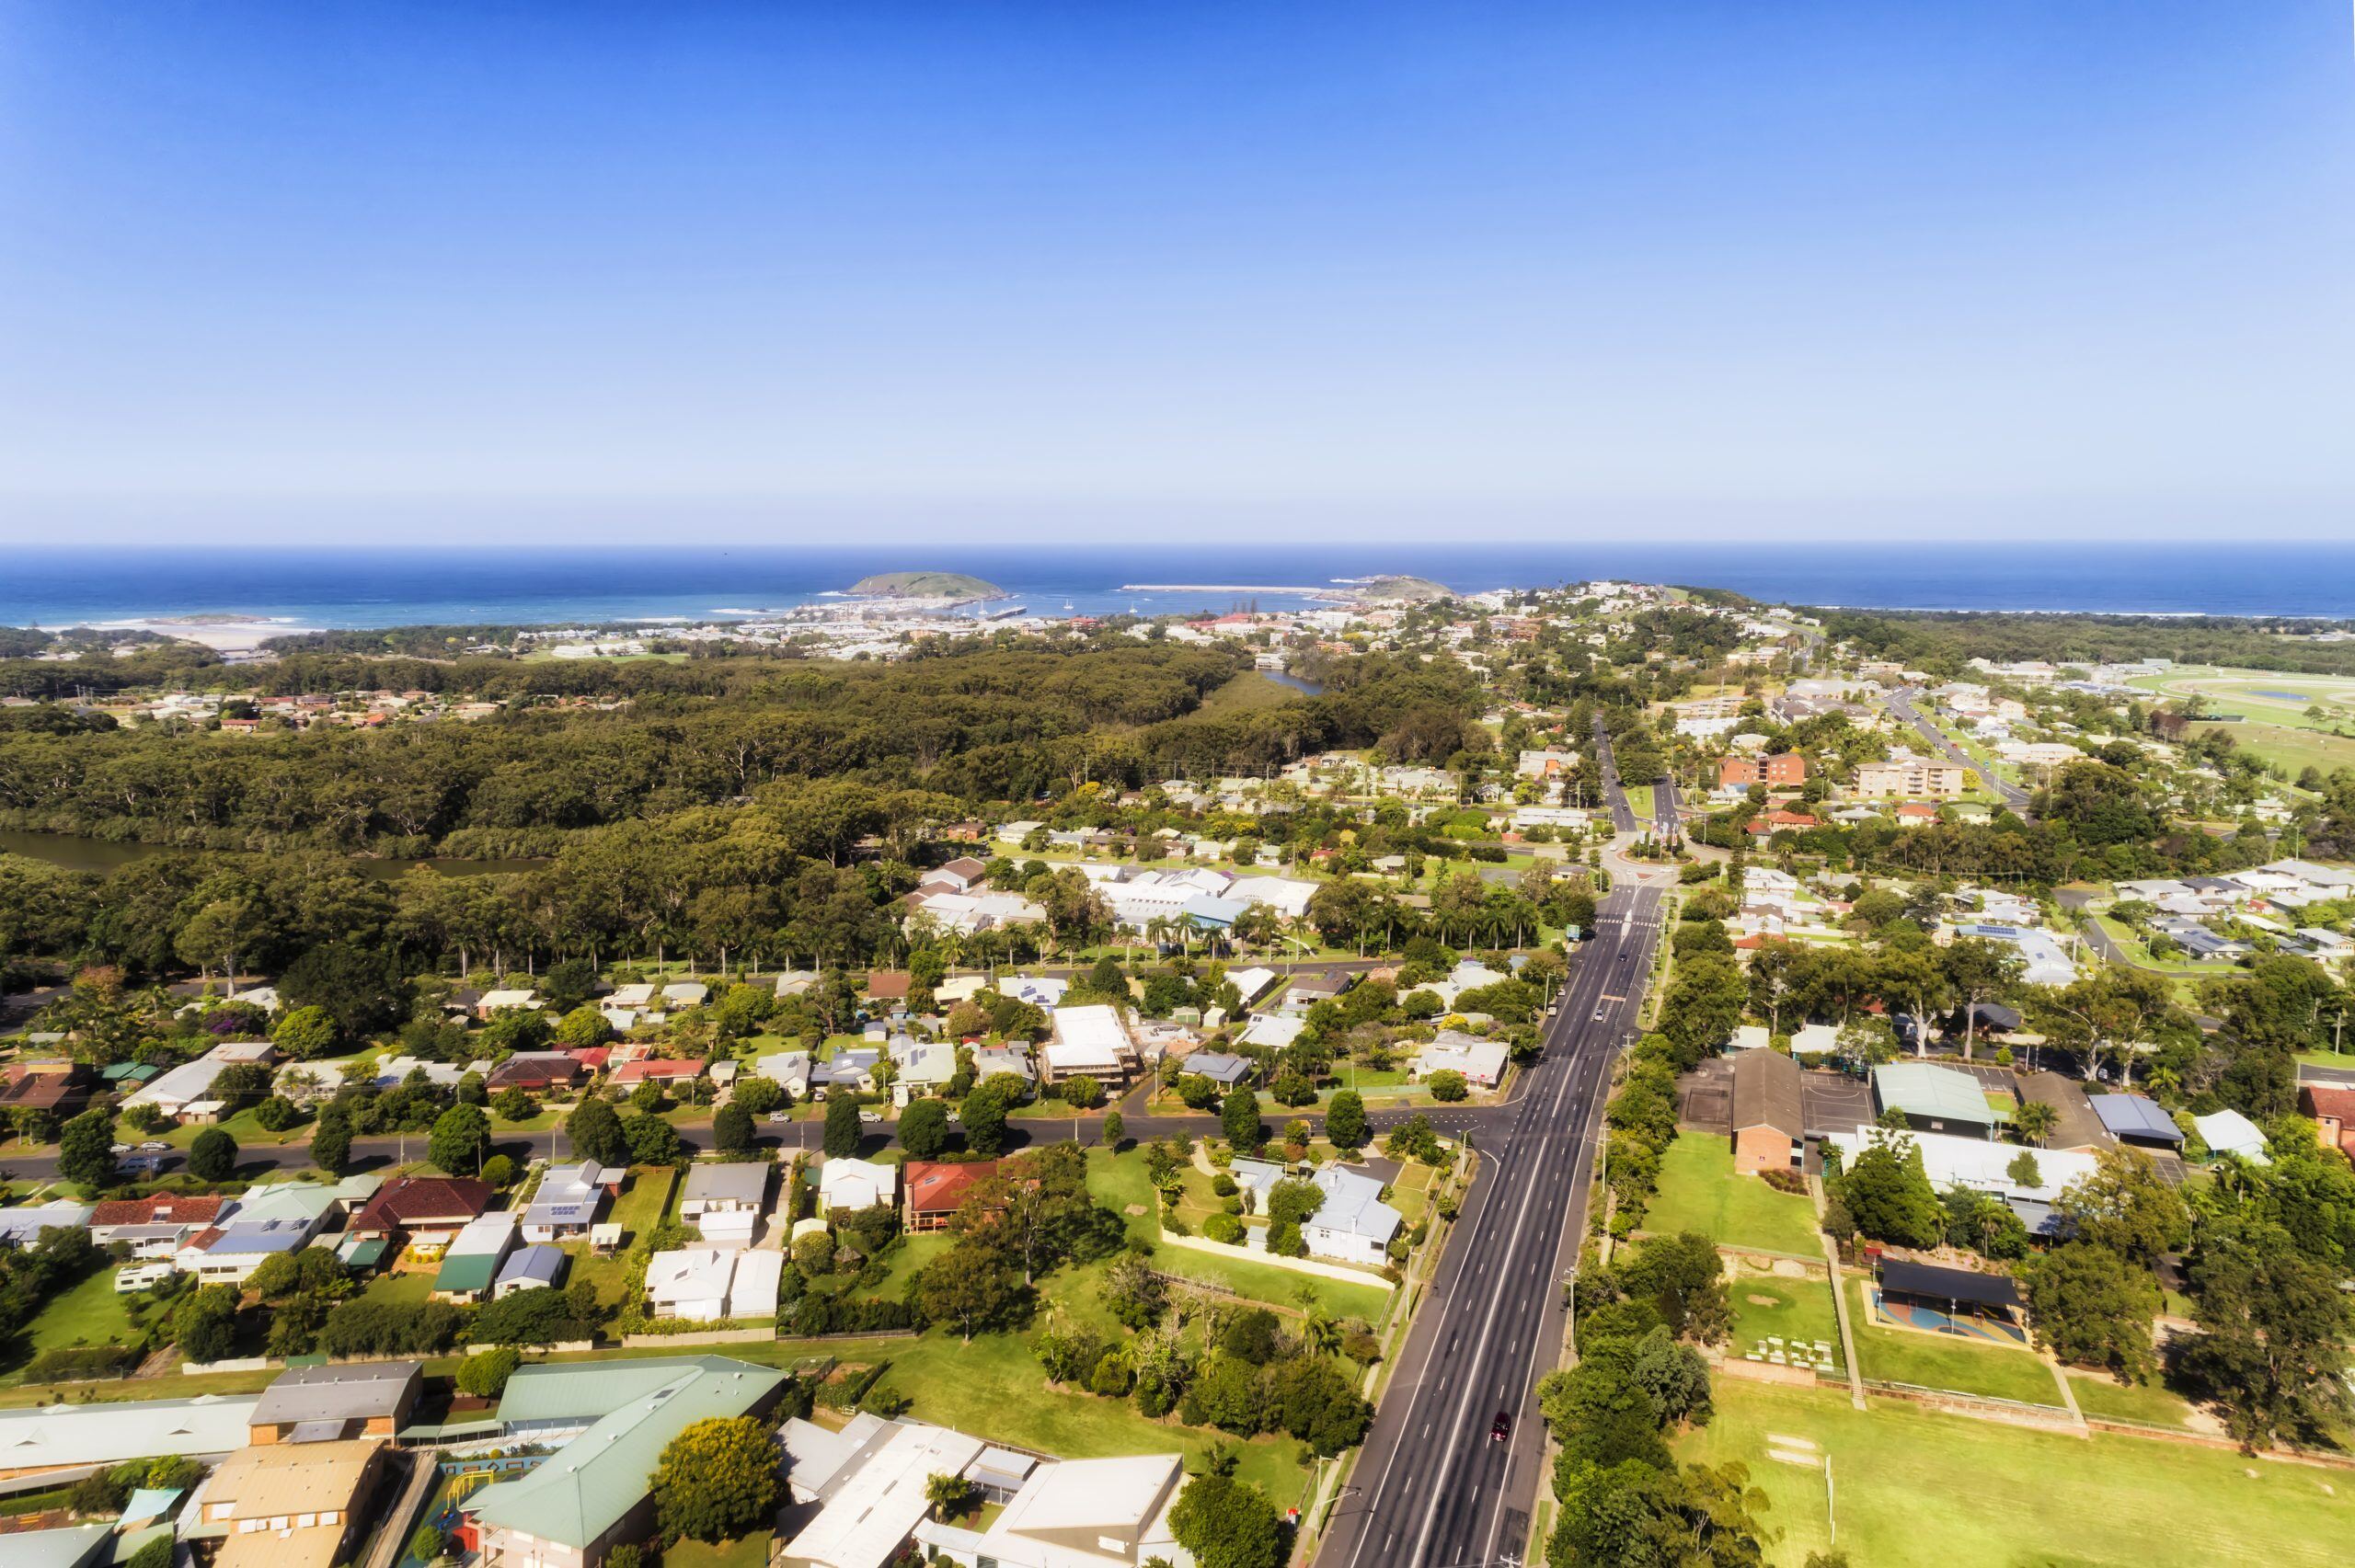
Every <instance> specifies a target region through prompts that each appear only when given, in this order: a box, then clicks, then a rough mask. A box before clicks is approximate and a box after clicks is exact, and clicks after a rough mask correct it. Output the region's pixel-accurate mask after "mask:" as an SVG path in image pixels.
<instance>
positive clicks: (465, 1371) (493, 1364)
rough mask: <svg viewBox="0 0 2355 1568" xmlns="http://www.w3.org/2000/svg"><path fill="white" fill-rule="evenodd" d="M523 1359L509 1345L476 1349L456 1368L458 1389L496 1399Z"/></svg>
mask: <svg viewBox="0 0 2355 1568" xmlns="http://www.w3.org/2000/svg"><path fill="white" fill-rule="evenodd" d="M522 1361H523V1357H522V1356H519V1355H517V1354H516V1351H515V1347H514V1346H513V1345H499V1346H498V1347H496V1348H494V1349H490V1350H477V1351H476V1352H475V1353H474V1354H473V1355H472V1356H467V1357H466V1358H465V1361H464V1362H463V1363H461V1364H460V1366H459V1368H458V1388H459V1391H461V1392H463V1393H470V1394H473V1395H475V1396H477V1398H480V1399H497V1398H498V1397H499V1395H500V1391H503V1390H504V1389H505V1388H506V1387H507V1379H510V1378H511V1377H513V1376H514V1375H515V1368H516V1367H517V1366H519V1365H520V1364H521V1363H522Z"/></svg>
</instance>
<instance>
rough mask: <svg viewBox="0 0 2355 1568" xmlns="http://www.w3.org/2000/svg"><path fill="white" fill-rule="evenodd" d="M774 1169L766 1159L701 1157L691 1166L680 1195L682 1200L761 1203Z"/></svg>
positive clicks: (686, 1201)
mask: <svg viewBox="0 0 2355 1568" xmlns="http://www.w3.org/2000/svg"><path fill="white" fill-rule="evenodd" d="M770 1169H771V1167H770V1165H769V1163H768V1162H767V1161H765V1160H738V1161H732V1162H704V1161H698V1162H695V1164H693V1165H690V1166H688V1167H687V1185H686V1188H685V1190H684V1191H683V1192H682V1193H681V1194H680V1195H679V1200H680V1201H681V1202H682V1203H710V1202H712V1201H714V1200H715V1199H721V1200H728V1201H731V1202H737V1203H755V1204H756V1203H759V1202H760V1201H761V1200H762V1199H763V1198H765V1197H766V1196H768V1191H769V1171H770Z"/></svg>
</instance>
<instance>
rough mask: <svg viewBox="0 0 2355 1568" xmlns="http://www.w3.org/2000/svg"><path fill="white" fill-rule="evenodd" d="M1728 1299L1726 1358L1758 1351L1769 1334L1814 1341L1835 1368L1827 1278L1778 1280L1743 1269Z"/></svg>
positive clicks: (1836, 1339)
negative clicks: (1829, 1348)
mask: <svg viewBox="0 0 2355 1568" xmlns="http://www.w3.org/2000/svg"><path fill="white" fill-rule="evenodd" d="M1727 1294H1728V1295H1729V1296H1730V1297H1731V1298H1732V1299H1733V1339H1732V1341H1731V1343H1730V1344H1729V1345H1728V1346H1727V1350H1726V1353H1727V1354H1728V1355H1729V1356H1745V1355H1747V1354H1749V1353H1750V1352H1751V1351H1752V1350H1763V1348H1764V1345H1763V1341H1764V1340H1765V1339H1766V1338H1767V1336H1768V1335H1770V1334H1780V1335H1781V1336H1782V1337H1783V1338H1784V1339H1785V1340H1786V1341H1792V1340H1796V1341H1798V1342H1800V1343H1802V1344H1805V1345H1809V1346H1810V1347H1812V1345H1814V1342H1815V1341H1817V1340H1821V1341H1823V1342H1824V1343H1825V1344H1826V1345H1830V1346H1832V1362H1833V1364H1834V1365H1837V1364H1838V1363H1839V1360H1840V1320H1839V1318H1838V1317H1837V1315H1836V1314H1834V1313H1833V1311H1832V1282H1831V1281H1830V1280H1828V1279H1815V1278H1810V1279H1778V1278H1776V1277H1775V1276H1772V1275H1764V1274H1752V1273H1750V1272H1749V1271H1747V1270H1745V1271H1744V1272H1743V1273H1742V1275H1741V1276H1740V1278H1738V1279H1735V1280H1733V1281H1732V1282H1731V1283H1730V1284H1729V1286H1728V1287H1727Z"/></svg>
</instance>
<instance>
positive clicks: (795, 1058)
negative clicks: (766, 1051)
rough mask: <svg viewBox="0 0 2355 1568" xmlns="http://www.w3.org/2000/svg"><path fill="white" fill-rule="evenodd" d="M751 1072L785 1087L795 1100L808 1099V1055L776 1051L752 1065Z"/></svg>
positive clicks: (802, 1052)
mask: <svg viewBox="0 0 2355 1568" xmlns="http://www.w3.org/2000/svg"><path fill="white" fill-rule="evenodd" d="M752 1070H753V1071H754V1072H755V1073H757V1074H759V1075H760V1076H761V1077H763V1078H765V1079H767V1080H768V1081H769V1082H772V1083H780V1084H783V1085H784V1086H785V1089H786V1092H787V1093H789V1094H791V1095H792V1096H793V1097H794V1098H795V1099H796V1100H807V1099H808V1098H809V1097H810V1053H809V1052H808V1051H776V1052H774V1053H772V1054H770V1055H768V1056H764V1057H763V1058H761V1059H759V1060H758V1061H756V1062H754V1063H753V1064H752Z"/></svg>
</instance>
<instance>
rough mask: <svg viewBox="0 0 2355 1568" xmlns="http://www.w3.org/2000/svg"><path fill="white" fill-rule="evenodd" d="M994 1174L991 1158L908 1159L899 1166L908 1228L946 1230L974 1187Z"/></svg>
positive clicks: (911, 1229) (995, 1163)
mask: <svg viewBox="0 0 2355 1568" xmlns="http://www.w3.org/2000/svg"><path fill="white" fill-rule="evenodd" d="M996 1174H997V1162H996V1161H994V1160H971V1161H965V1162H959V1163H955V1164H949V1163H943V1162H938V1161H932V1160H911V1161H909V1162H907V1163H906V1164H905V1165H903V1166H902V1167H901V1171H900V1190H901V1191H902V1193H903V1194H905V1195H906V1197H907V1205H908V1230H910V1231H912V1232H913V1231H919V1230H947V1229H948V1221H949V1220H950V1219H952V1218H954V1217H955V1215H956V1213H957V1211H958V1210H959V1208H962V1207H964V1205H965V1199H966V1198H967V1197H969V1196H971V1194H972V1191H973V1189H974V1188H975V1187H978V1186H980V1185H982V1183H983V1182H986V1181H988V1180H989V1179H990V1178H991V1177H993V1176H994V1175H996Z"/></svg>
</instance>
